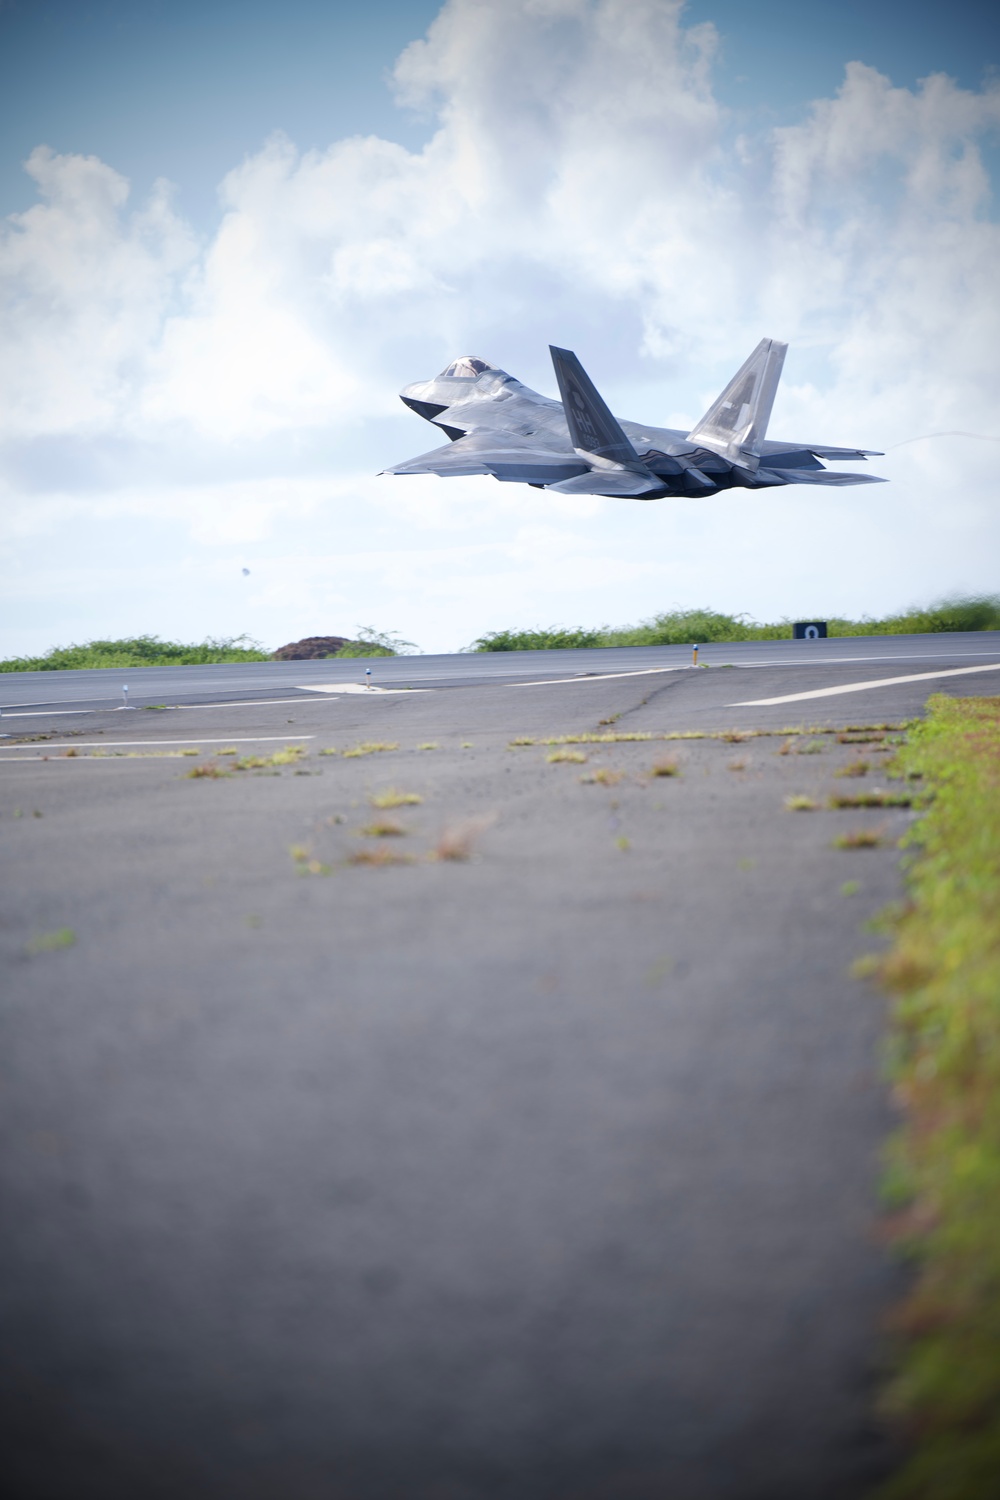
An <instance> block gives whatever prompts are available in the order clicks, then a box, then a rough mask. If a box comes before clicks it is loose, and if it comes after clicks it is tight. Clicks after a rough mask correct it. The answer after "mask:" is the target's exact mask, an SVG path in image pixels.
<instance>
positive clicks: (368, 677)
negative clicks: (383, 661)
mask: <svg viewBox="0 0 1000 1500" xmlns="http://www.w3.org/2000/svg"><path fill="white" fill-rule="evenodd" d="M371 685H372V669H371V667H365V687H366V688H370V687H371Z"/></svg>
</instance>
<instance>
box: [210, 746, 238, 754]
mask: <svg viewBox="0 0 1000 1500" xmlns="http://www.w3.org/2000/svg"><path fill="white" fill-rule="evenodd" d="M215 753H216V755H239V753H240V752H239V751H238V750H237V748H236V746H235V745H224V746H223V748H222V749H221V750H216V752H215Z"/></svg>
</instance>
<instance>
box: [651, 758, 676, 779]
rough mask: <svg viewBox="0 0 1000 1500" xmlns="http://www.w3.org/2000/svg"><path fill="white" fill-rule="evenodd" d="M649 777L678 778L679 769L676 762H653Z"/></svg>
mask: <svg viewBox="0 0 1000 1500" xmlns="http://www.w3.org/2000/svg"><path fill="white" fill-rule="evenodd" d="M649 774H650V775H651V776H679V775H680V774H681V768H680V765H679V763H678V762H677V761H676V760H672V759H670V760H658V761H654V763H653V766H652V768H651V770H650V773H649Z"/></svg>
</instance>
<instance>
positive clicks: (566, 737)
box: [539, 730, 657, 745]
mask: <svg viewBox="0 0 1000 1500" xmlns="http://www.w3.org/2000/svg"><path fill="white" fill-rule="evenodd" d="M656 738H657V736H656V735H654V734H648V733H646V732H645V731H642V730H637V731H636V732H635V733H634V734H617V733H614V732H612V733H609V734H557V735H553V736H552V737H551V738H549V739H547V740H540V741H539V743H540V744H542V745H628V744H634V743H636V742H637V741H640V740H652V739H656Z"/></svg>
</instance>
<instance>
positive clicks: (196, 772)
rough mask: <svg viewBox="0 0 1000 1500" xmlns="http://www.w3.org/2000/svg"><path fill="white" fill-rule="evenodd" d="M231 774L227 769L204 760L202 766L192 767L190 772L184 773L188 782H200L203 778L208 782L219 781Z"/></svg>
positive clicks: (211, 761) (212, 761)
mask: <svg viewBox="0 0 1000 1500" xmlns="http://www.w3.org/2000/svg"><path fill="white" fill-rule="evenodd" d="M232 774H233V773H232V771H230V770H229V769H228V767H224V766H219V765H216V763H215V761H214V760H206V761H205V763H204V765H200V766H192V767H191V769H190V771H185V772H184V775H185V776H186V777H187V779H188V781H201V780H202V779H203V778H204V779H207V780H209V781H219V780H221V778H222V777H224V776H231V775H232Z"/></svg>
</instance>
